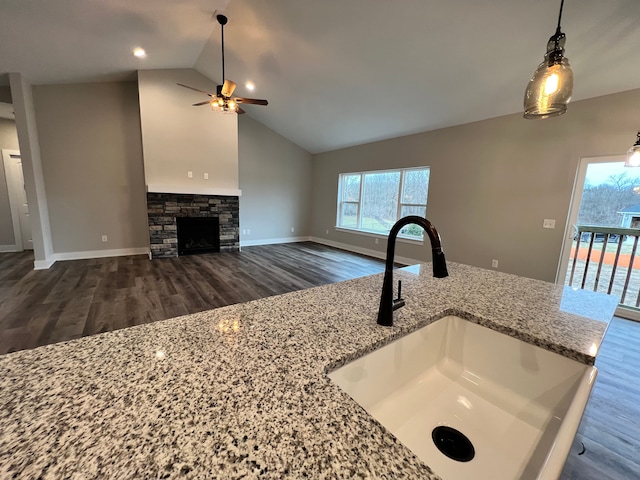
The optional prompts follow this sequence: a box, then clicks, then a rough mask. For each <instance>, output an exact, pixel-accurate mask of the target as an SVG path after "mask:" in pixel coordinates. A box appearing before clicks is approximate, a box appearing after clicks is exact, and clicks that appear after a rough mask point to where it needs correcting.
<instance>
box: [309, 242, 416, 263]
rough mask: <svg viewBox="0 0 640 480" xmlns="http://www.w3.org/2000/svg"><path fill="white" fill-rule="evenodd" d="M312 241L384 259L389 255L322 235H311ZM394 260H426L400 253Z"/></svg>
mask: <svg viewBox="0 0 640 480" xmlns="http://www.w3.org/2000/svg"><path fill="white" fill-rule="evenodd" d="M311 241H312V242H315V243H320V244H322V245H327V246H329V247H334V248H339V249H340V250H346V251H348V252H354V253H359V254H361V255H366V256H368V257H373V258H380V259H382V260H384V259H385V258H386V256H387V255H386V253H385V252H379V251H377V250H372V249H370V248H362V247H355V246H353V245H349V244H347V243H341V242H334V241H333V240H327V239H325V238H320V237H311ZM394 262H395V263H399V264H401V265H416V264H418V263H423V262H424V261H423V260H416V259H415V258H409V257H399V256H398V255H396V257H395V258H394Z"/></svg>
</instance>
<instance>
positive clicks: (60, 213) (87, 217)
mask: <svg viewBox="0 0 640 480" xmlns="http://www.w3.org/2000/svg"><path fill="white" fill-rule="evenodd" d="M34 98H35V106H36V118H37V123H38V131H39V138H40V147H41V153H42V165H43V170H44V177H45V181H46V189H47V199H48V204H49V212H50V221H51V230H52V238H53V246H54V251H55V252H56V253H66V252H84V251H95V250H111V249H128V248H144V247H146V246H147V245H148V234H147V217H146V199H145V189H144V176H143V165H142V151H141V142H140V116H139V111H138V100H137V99H138V89H137V84H136V83H135V82H122V83H92V84H76V85H49V86H36V87H34ZM102 235H107V237H108V242H107V243H103V242H102V240H101V236H102Z"/></svg>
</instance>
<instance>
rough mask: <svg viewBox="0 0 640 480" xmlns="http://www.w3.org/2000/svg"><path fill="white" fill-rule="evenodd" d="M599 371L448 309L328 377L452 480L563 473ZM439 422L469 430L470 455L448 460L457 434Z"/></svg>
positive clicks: (548, 476) (553, 476)
mask: <svg viewBox="0 0 640 480" xmlns="http://www.w3.org/2000/svg"><path fill="white" fill-rule="evenodd" d="M596 374H597V370H596V368H595V367H592V366H588V365H585V364H582V363H580V362H577V361H574V360H571V359H569V358H566V357H563V356H561V355H558V354H555V353H553V352H550V351H548V350H544V349H542V348H540V347H536V346H534V345H531V344H528V343H526V342H523V341H520V340H518V339H515V338H513V337H510V336H508V335H504V334H501V333H498V332H495V331H493V330H491V329H489V328H486V327H482V326H480V325H477V324H475V323H472V322H469V321H467V320H464V319H462V318H459V317H456V316H448V317H444V318H442V319H440V320H437V321H436V322H434V323H432V324H430V325H427V326H426V327H423V328H421V329H419V330H417V331H415V332H413V333H411V334H409V335H406V336H404V337H402V338H400V339H398V340H396V341H394V342H393V343H390V344H388V345H385V346H384V347H381V348H379V349H378V350H376V351H374V352H372V353H370V354H368V355H365V356H363V357H361V358H359V359H357V360H355V361H353V362H351V363H349V364H347V365H344V366H343V367H340V368H339V369H337V370H335V371H333V372H331V373H329V377H330V378H331V380H332V381H333V382H335V383H336V384H337V385H339V386H340V387H341V388H342V389H343V390H344V391H345V392H346V393H348V394H349V395H350V396H351V398H353V399H354V400H355V401H356V402H358V403H359V404H360V405H361V406H362V407H363V408H364V409H365V410H366V411H367V412H368V413H369V414H370V415H372V416H373V417H374V418H375V419H376V420H378V421H379V422H380V423H381V424H382V425H383V426H384V427H386V428H387V429H388V430H389V431H390V432H391V433H392V434H393V435H395V436H396V437H397V438H398V439H399V440H400V441H401V442H402V443H403V444H404V445H406V446H407V447H408V448H409V449H411V451H413V453H415V455H416V456H417V457H418V458H420V459H421V460H423V461H424V462H425V463H426V464H427V465H429V466H430V467H431V468H432V470H433V471H434V472H435V473H436V474H438V475H440V476H441V477H442V478H443V479H445V480H455V479H469V478H474V479H479V480H482V479H491V480H495V479H539V480H543V479H545V480H547V479H557V478H558V477H559V476H560V473H561V472H562V468H563V466H564V462H565V460H566V458H567V455H568V453H569V450H570V448H571V445H572V443H573V440H574V437H575V434H576V431H577V428H578V424H579V423H580V419H581V418H582V413H583V412H584V409H585V406H586V403H587V400H588V398H589V394H590V393H591V389H592V388H593V384H594V382H595V377H596ZM437 427H447V428H445V430H446V431H448V430H452V431H457V432H460V433H462V435H463V436H464V437H466V438H467V439H468V440H469V441H470V443H471V445H472V448H473V450H474V452H473V455H472V457H473V458H472V459H470V460H468V459H466V458H465V459H464V460H460V459H457V460H456V459H453V458H450V455H449V453H450V450H451V449H454V450H455V449H456V448H458V447H459V444H458V443H457V439H452V438H449V437H445V438H436V433H433V434H432V432H434V429H436V432H437V431H440V430H442V429H438V428H437ZM445 433H446V432H445ZM436 443H439V444H440V447H443V448H442V450H443V451H445V452H446V453H443V451H441V449H439V448H438V447H437V446H436ZM447 448H448V449H449V451H448V452H447ZM454 458H455V456H454Z"/></svg>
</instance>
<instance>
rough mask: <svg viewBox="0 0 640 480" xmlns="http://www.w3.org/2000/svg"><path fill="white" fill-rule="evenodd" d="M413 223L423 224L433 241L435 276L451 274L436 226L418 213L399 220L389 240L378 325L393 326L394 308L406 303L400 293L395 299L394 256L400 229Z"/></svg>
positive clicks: (442, 276) (441, 276)
mask: <svg viewBox="0 0 640 480" xmlns="http://www.w3.org/2000/svg"><path fill="white" fill-rule="evenodd" d="M411 223H413V224H416V225H419V226H421V227H422V228H423V229H424V231H425V232H426V233H427V236H428V237H429V240H430V241H431V255H432V263H433V276H434V277H437V278H444V277H447V276H449V272H448V271H447V262H446V260H445V258H444V252H443V251H442V244H441V242H440V235H439V234H438V231H437V230H436V227H434V226H433V224H432V223H431V222H430V221H429V220H427V219H426V218H422V217H419V216H417V215H409V216H408V217H404V218H401V219H400V220H398V221H397V222H396V223H395V225H394V226H393V227H391V231H390V232H389V239H388V240H387V260H386V264H385V269H384V281H383V282H382V296H381V297H380V309H379V310H378V325H384V326H386V327H390V326H392V325H393V312H394V310H397V309H398V308H400V307H402V306H403V305H404V300H403V299H402V298H400V294H398V298H397V299H395V300H394V298H393V258H394V256H395V251H396V238H397V237H398V233H400V230H402V228H403V227H404V226H406V225H409V224H411Z"/></svg>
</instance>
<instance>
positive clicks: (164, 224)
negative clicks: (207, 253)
mask: <svg viewBox="0 0 640 480" xmlns="http://www.w3.org/2000/svg"><path fill="white" fill-rule="evenodd" d="M239 215H240V206H239V198H238V197H234V196H221V195H193V194H186V193H147V218H148V222H149V241H150V245H151V258H169V257H177V256H178V232H177V226H176V217H218V222H219V223H220V251H221V252H237V251H239V250H240V230H239V226H240V219H239Z"/></svg>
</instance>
